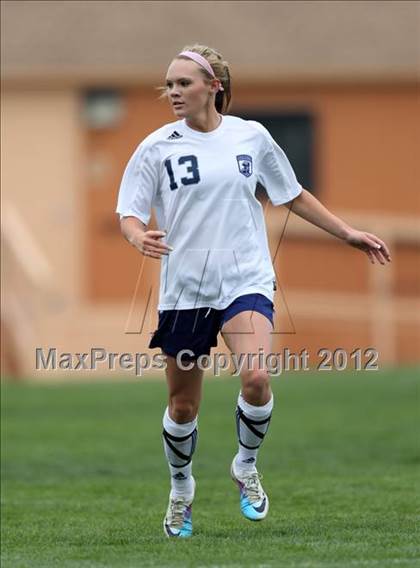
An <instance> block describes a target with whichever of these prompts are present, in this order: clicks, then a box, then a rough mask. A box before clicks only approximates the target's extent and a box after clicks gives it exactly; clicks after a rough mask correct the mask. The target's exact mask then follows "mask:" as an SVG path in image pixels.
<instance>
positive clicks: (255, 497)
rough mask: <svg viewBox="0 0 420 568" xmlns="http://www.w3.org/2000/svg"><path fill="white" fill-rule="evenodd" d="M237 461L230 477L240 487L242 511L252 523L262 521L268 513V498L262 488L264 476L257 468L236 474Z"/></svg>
mask: <svg viewBox="0 0 420 568" xmlns="http://www.w3.org/2000/svg"><path fill="white" fill-rule="evenodd" d="M234 464H235V459H234V460H233V462H232V465H231V468H230V475H231V477H232V479H233V481H234V482H235V483H236V484H237V486H238V487H239V499H240V506H241V511H242V514H243V515H244V517H246V518H247V519H249V520H250V521H262V520H263V519H264V518H265V517H266V516H267V513H268V507H269V502H268V497H267V495H266V494H265V492H264V489H263V488H262V486H261V482H260V479H262V475H260V474H259V473H258V471H257V470H256V468H255V467H254V469H253V470H251V471H249V472H244V473H241V474H239V473H237V472H235V469H234V467H235V465H234Z"/></svg>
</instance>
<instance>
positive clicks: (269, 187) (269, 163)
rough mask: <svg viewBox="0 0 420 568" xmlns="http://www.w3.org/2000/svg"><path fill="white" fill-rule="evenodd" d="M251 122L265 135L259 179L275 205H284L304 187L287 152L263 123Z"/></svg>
mask: <svg viewBox="0 0 420 568" xmlns="http://www.w3.org/2000/svg"><path fill="white" fill-rule="evenodd" d="M249 122H251V123H252V124H253V125H254V126H255V127H256V128H258V130H259V131H260V132H261V133H262V135H263V146H262V157H261V161H260V167H259V175H258V181H259V182H260V183H261V184H262V185H263V186H264V187H265V189H266V191H267V194H268V197H269V198H270V200H271V202H272V203H273V205H282V204H283V203H287V202H289V201H292V199H294V198H295V197H297V196H298V195H299V194H300V193H301V191H302V189H303V188H302V186H301V185H300V183H299V182H298V181H297V179H296V175H295V172H294V171H293V168H292V166H291V164H290V162H289V160H288V158H287V156H286V154H285V153H284V151H283V150H282V149H281V148H280V146H279V145H278V144H277V142H276V141H275V140H274V138H273V137H272V136H271V134H270V133H269V131H268V130H267V129H266V128H265V127H264V126H263V125H262V124H261V123H259V122H256V121H249Z"/></svg>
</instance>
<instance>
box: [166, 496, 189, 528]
mask: <svg viewBox="0 0 420 568" xmlns="http://www.w3.org/2000/svg"><path fill="white" fill-rule="evenodd" d="M185 506H186V505H185V500H184V499H183V498H182V497H179V498H176V497H175V498H174V499H171V500H170V503H169V514H168V517H167V521H168V525H169V526H171V527H174V528H177V529H181V528H182V525H183V524H184V509H185Z"/></svg>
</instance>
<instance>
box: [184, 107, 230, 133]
mask: <svg viewBox="0 0 420 568" xmlns="http://www.w3.org/2000/svg"><path fill="white" fill-rule="evenodd" d="M185 122H186V123H187V126H189V127H190V128H192V129H193V130H198V131H199V132H211V131H212V130H216V128H217V127H218V126H220V123H221V122H222V116H221V115H220V114H219V113H218V112H217V111H216V109H215V110H214V112H211V113H203V114H200V115H198V116H194V117H188V118H185Z"/></svg>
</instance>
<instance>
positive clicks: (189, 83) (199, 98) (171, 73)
mask: <svg viewBox="0 0 420 568" xmlns="http://www.w3.org/2000/svg"><path fill="white" fill-rule="evenodd" d="M166 87H167V95H168V100H169V102H170V104H171V105H172V109H173V111H174V113H175V115H176V116H177V117H178V118H185V117H191V116H196V115H197V114H199V113H200V112H202V111H203V109H205V108H208V107H209V105H210V104H213V103H212V96H213V95H214V88H213V91H212V86H211V81H206V79H205V77H204V75H203V74H202V73H201V71H200V69H199V67H198V66H197V64H196V63H195V62H194V61H186V60H184V59H174V61H173V62H172V63H171V64H170V66H169V68H168V72H167V74H166ZM212 92H213V95H212Z"/></svg>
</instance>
